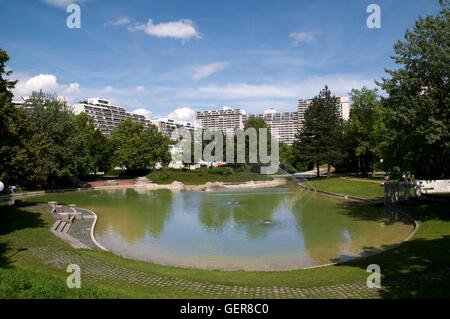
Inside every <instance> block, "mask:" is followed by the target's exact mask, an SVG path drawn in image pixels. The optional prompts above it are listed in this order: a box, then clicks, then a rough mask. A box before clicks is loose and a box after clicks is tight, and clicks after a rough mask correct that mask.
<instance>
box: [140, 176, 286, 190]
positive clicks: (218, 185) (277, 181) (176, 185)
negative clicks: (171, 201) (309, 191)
mask: <svg viewBox="0 0 450 319" xmlns="http://www.w3.org/2000/svg"><path fill="white" fill-rule="evenodd" d="M286 182H287V180H286V179H285V178H274V179H273V180H271V181H249V182H244V183H239V184H229V183H223V182H207V183H205V184H201V185H186V184H183V183H181V182H178V181H174V182H172V183H171V184H156V183H151V182H150V183H143V184H135V185H134V187H137V188H145V189H170V190H176V191H182V190H184V191H204V192H209V191H215V190H219V189H243V188H266V187H276V186H280V185H283V184H285V183H286Z"/></svg>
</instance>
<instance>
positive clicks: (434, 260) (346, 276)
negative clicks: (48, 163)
mask: <svg viewBox="0 0 450 319" xmlns="http://www.w3.org/2000/svg"><path fill="white" fill-rule="evenodd" d="M344 182H348V181H344ZM367 184H370V183H367ZM448 207H449V201H448V200H442V201H436V200H427V199H422V200H420V201H412V202H410V203H408V205H407V206H404V207H403V209H404V210H406V211H407V212H408V213H410V214H411V215H412V216H413V217H414V218H415V219H416V220H418V221H419V223H420V229H419V231H418V232H417V234H416V235H415V236H414V238H413V239H412V240H410V241H408V242H406V243H404V244H402V245H401V246H399V247H398V248H395V249H392V250H388V251H385V252H383V253H380V254H377V255H373V256H371V257H366V258H360V259H358V260H354V261H351V262H346V263H342V264H339V265H335V266H329V267H322V268H315V269H306V270H293V271H273V272H248V271H213V270H200V269H189V268H180V267H170V266H164V265H158V264H153V263H147V262H142V261H136V260H131V259H127V258H123V257H120V256H118V255H115V254H113V253H111V252H103V251H91V250H75V249H73V248H71V247H70V246H68V245H67V244H65V243H64V242H62V241H61V240H59V239H58V238H57V237H55V236H54V235H53V234H51V233H50V232H49V231H48V229H49V227H50V226H51V224H52V223H53V221H54V220H53V218H52V217H51V216H49V215H48V214H47V213H46V209H45V207H41V208H36V207H35V206H24V207H9V206H4V205H3V206H1V205H0V298H201V297H204V296H200V295H196V294H195V293H188V292H186V291H178V290H177V289H175V288H162V287H152V286H149V287H142V286H135V285H133V284H131V283H130V284H126V283H125V284H124V285H122V286H120V287H117V285H112V284H111V283H109V282H108V281H102V280H100V279H98V280H96V279H89V280H88V279H86V280H84V279H82V288H81V289H68V288H67V287H66V284H65V283H66V278H67V276H68V273H66V272H65V271H63V270H60V269H56V268H54V267H53V266H52V265H51V264H45V263H43V262H42V261H41V260H39V259H37V258H35V257H33V254H31V253H30V252H29V250H30V248H33V247H42V246H45V247H51V248H53V249H56V250H60V251H69V252H71V253H74V254H77V255H79V256H80V257H90V258H93V259H96V260H98V261H100V262H103V263H107V264H110V265H113V266H117V267H121V268H125V269H129V270H135V271H141V272H144V273H148V274H155V275H160V276H169V277H173V278H181V279H187V280H191V281H196V282H203V283H211V284H225V285H233V286H249V287H262V286H270V287H273V286H277V287H299V288H305V287H314V286H328V285H334V284H343V283H353V282H364V281H365V280H366V279H367V276H368V273H367V272H366V268H367V266H368V265H369V264H378V265H380V267H381V270H382V276H383V281H382V284H383V285H384V286H383V287H384V288H385V290H384V291H385V292H386V291H387V292H389V293H390V295H387V294H386V293H385V292H380V295H379V297H380V298H388V297H392V294H393V296H394V297H399V298H433V297H434V298H436V297H440V298H443V297H450V285H449V283H448V282H439V281H432V282H430V281H425V282H423V283H419V284H416V285H415V286H414V287H413V288H410V289H407V290H404V291H397V290H394V289H393V288H392V289H391V288H390V286H389V280H392V279H397V278H401V277H404V276H410V275H414V274H420V273H423V272H430V271H435V270H440V269H442V268H444V267H448V266H449V265H450V212H449V210H448ZM225 297H226V296H225ZM229 297H232V296H229Z"/></svg>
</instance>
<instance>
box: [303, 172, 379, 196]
mask: <svg viewBox="0 0 450 319" xmlns="http://www.w3.org/2000/svg"><path fill="white" fill-rule="evenodd" d="M305 185H306V186H309V187H312V188H315V189H318V190H323V191H327V192H333V193H339V194H346V195H352V196H357V197H362V198H366V199H371V200H377V199H382V198H383V194H384V189H383V187H382V186H380V185H379V184H375V183H367V182H359V181H352V180H344V179H341V178H339V177H330V178H327V177H320V178H315V179H312V180H309V181H308V182H306V183H305Z"/></svg>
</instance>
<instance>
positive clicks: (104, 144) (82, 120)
mask: <svg viewBox="0 0 450 319" xmlns="http://www.w3.org/2000/svg"><path fill="white" fill-rule="evenodd" d="M76 122H77V125H78V127H79V128H80V129H81V134H82V135H83V138H84V140H85V141H86V145H87V149H88V151H89V155H90V157H91V161H92V166H93V169H94V173H97V172H106V171H107V170H109V169H110V168H111V166H112V162H111V161H112V155H111V154H112V148H111V143H110V140H109V138H108V137H107V136H105V135H104V134H103V133H102V132H101V131H100V130H98V129H96V128H95V124H94V120H93V119H92V117H90V116H89V115H87V114H86V113H81V114H79V115H77V116H76Z"/></svg>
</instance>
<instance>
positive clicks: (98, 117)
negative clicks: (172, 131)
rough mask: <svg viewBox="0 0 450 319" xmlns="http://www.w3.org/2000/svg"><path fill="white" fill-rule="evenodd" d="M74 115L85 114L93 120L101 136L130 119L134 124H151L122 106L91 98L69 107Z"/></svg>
mask: <svg viewBox="0 0 450 319" xmlns="http://www.w3.org/2000/svg"><path fill="white" fill-rule="evenodd" d="M70 108H71V111H72V112H73V113H74V114H80V113H86V114H88V115H89V116H91V117H92V118H93V119H94V124H95V127H96V128H97V129H99V130H100V131H101V132H102V133H103V134H106V135H109V134H111V132H112V130H114V129H115V128H116V127H117V126H118V125H119V123H120V122H122V121H125V120H126V119H127V118H131V119H132V120H133V121H134V122H137V123H140V124H142V125H144V126H145V127H150V125H152V122H151V121H150V120H148V119H146V118H145V116H143V115H139V114H134V113H131V112H128V111H127V108H126V107H124V106H119V105H113V104H111V101H110V100H108V99H101V98H91V99H88V100H87V101H86V102H82V103H79V104H72V105H71V106H70Z"/></svg>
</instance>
